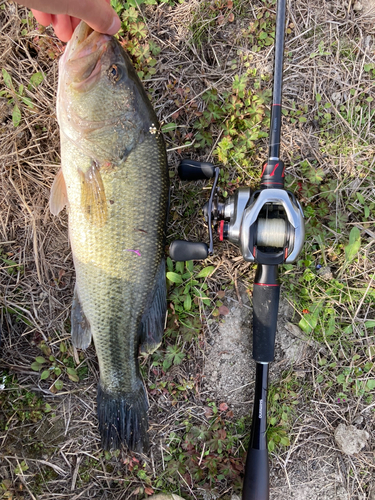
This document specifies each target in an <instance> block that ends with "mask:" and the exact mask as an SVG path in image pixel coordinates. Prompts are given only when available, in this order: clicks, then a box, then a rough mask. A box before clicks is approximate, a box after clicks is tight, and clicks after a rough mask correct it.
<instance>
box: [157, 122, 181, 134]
mask: <svg viewBox="0 0 375 500" xmlns="http://www.w3.org/2000/svg"><path fill="white" fill-rule="evenodd" d="M176 128H177V125H176V124H175V123H173V122H170V123H165V124H164V125H163V126H162V127H161V131H162V132H163V133H164V134H165V133H166V132H171V131H172V130H176Z"/></svg>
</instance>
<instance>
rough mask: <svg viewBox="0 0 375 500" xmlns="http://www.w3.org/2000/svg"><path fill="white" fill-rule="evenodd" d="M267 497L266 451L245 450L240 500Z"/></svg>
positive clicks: (263, 499)
mask: <svg viewBox="0 0 375 500" xmlns="http://www.w3.org/2000/svg"><path fill="white" fill-rule="evenodd" d="M268 499H269V472H268V451H267V450H256V449H254V448H252V449H250V450H249V451H248V452H247V458H246V466H245V480H244V484H243V490H242V500H268Z"/></svg>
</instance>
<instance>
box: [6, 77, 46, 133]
mask: <svg viewBox="0 0 375 500" xmlns="http://www.w3.org/2000/svg"><path fill="white" fill-rule="evenodd" d="M2 74H3V80H4V84H5V87H6V88H5V90H1V91H0V97H5V98H6V99H8V103H9V104H10V105H11V106H12V108H13V110H12V122H13V125H14V126H15V127H18V126H19V124H20V123H21V119H22V113H21V109H22V105H25V106H26V107H27V108H28V109H30V110H31V109H34V104H33V102H32V99H31V98H30V97H28V96H27V95H25V92H26V91H25V87H24V85H22V84H21V85H19V86H18V90H17V89H16V85H15V83H14V82H13V79H12V77H11V76H10V74H9V73H8V72H7V71H6V69H4V68H2ZM42 81H43V75H42V73H40V72H38V73H34V75H32V77H31V79H30V83H29V85H28V90H29V91H31V90H32V89H33V88H36V87H37V86H38V85H40V83H41V82H42Z"/></svg>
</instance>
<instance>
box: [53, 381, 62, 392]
mask: <svg viewBox="0 0 375 500" xmlns="http://www.w3.org/2000/svg"><path fill="white" fill-rule="evenodd" d="M63 386H64V383H63V381H62V380H56V382H55V388H56V390H57V391H61V389H62V388H63Z"/></svg>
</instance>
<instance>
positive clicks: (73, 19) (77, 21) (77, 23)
mask: <svg viewBox="0 0 375 500" xmlns="http://www.w3.org/2000/svg"><path fill="white" fill-rule="evenodd" d="M70 20H71V21H72V28H73V31H74V30H75V29H76V27H77V26H78V25H79V23H80V22H81V20H80V19H78V17H71V18H70Z"/></svg>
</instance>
